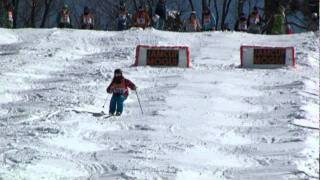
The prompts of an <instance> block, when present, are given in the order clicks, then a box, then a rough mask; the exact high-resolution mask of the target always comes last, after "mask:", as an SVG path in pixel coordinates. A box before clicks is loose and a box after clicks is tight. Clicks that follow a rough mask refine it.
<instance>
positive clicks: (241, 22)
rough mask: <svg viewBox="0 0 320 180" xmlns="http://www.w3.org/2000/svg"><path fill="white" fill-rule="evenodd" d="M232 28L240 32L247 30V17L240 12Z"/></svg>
mask: <svg viewBox="0 0 320 180" xmlns="http://www.w3.org/2000/svg"><path fill="white" fill-rule="evenodd" d="M234 30H235V31H241V32H247V30H248V26H247V18H246V16H245V14H244V13H241V14H240V17H239V19H238V20H237V22H236V25H235V27H234Z"/></svg>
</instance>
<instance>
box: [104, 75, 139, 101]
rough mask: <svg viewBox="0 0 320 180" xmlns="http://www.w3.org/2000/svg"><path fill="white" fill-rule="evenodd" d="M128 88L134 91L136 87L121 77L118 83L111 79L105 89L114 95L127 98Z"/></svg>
mask: <svg viewBox="0 0 320 180" xmlns="http://www.w3.org/2000/svg"><path fill="white" fill-rule="evenodd" d="M128 88H130V89H132V90H136V85H135V84H133V83H132V82H131V81H130V80H128V79H125V78H123V77H122V79H121V82H120V83H116V82H115V79H113V80H112V82H111V83H110V85H109V86H108V88H107V92H108V93H113V94H114V95H124V96H126V97H127V96H128V95H129V91H128Z"/></svg>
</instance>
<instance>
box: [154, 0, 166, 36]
mask: <svg viewBox="0 0 320 180" xmlns="http://www.w3.org/2000/svg"><path fill="white" fill-rule="evenodd" d="M155 14H156V15H158V16H159V19H158V21H157V26H156V28H157V29H159V30H164V27H165V24H166V19H167V8H166V1H165V0H159V2H158V4H157V7H156V11H155ZM155 17H157V16H155Z"/></svg>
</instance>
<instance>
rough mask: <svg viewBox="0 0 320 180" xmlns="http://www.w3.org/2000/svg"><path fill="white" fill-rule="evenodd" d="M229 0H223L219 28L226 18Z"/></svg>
mask: <svg viewBox="0 0 320 180" xmlns="http://www.w3.org/2000/svg"><path fill="white" fill-rule="evenodd" d="M230 3H231V0H223V7H222V17H221V29H222V28H223V25H224V23H225V21H226V18H227V16H228V13H229V7H230Z"/></svg>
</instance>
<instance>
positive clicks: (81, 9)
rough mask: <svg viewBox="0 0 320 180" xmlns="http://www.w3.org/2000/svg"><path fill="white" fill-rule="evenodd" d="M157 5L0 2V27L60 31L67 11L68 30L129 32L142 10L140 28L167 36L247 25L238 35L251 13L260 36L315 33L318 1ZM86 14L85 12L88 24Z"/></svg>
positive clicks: (141, 1) (100, 0)
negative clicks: (275, 32) (291, 31)
mask: <svg viewBox="0 0 320 180" xmlns="http://www.w3.org/2000/svg"><path fill="white" fill-rule="evenodd" d="M159 1H162V0H90V1H84V0H1V1H0V27H7V28H25V27H31V28H49V27H59V22H58V21H59V16H61V14H62V13H61V12H62V11H63V8H68V11H69V16H70V17H69V20H70V25H71V26H68V27H69V28H70V27H72V28H83V23H84V22H83V21H86V20H88V21H91V20H90V18H92V23H94V26H92V27H90V29H98V30H119V23H120V22H119V21H126V20H123V19H121V18H128V21H127V22H125V23H126V24H127V25H128V28H130V27H134V26H138V27H140V25H138V24H139V23H138V22H136V21H140V20H141V21H143V19H141V18H140V17H141V14H142V13H140V14H139V11H142V10H143V11H144V13H143V14H144V15H143V16H145V19H146V20H145V21H148V22H144V23H146V24H145V25H144V26H143V28H146V27H155V28H157V29H161V30H169V31H203V30H239V28H240V25H239V22H240V23H242V22H243V27H244V24H245V23H244V22H246V24H247V27H246V28H244V29H241V28H240V30H242V31H249V25H250V23H252V22H254V21H258V20H257V19H258V18H257V19H255V20H254V18H253V20H252V22H250V16H251V15H252V13H253V12H254V11H256V12H258V13H259V16H260V17H259V18H261V19H259V32H260V33H267V34H272V32H273V30H272V29H275V26H279V27H278V28H279V29H280V31H282V32H281V33H285V32H286V31H287V30H288V28H290V27H291V28H292V27H295V28H299V29H302V30H305V31H310V30H312V31H316V30H318V29H319V27H318V23H319V16H318V14H317V13H318V12H319V0H304V1H300V0H265V1H264V2H263V3H260V4H259V0H166V1H165V0H164V7H162V6H161V5H160V6H159ZM260 2H261V1H260ZM66 6H67V7H66ZM86 8H87V9H86ZM161 8H164V9H165V10H163V9H162V10H161ZM85 9H86V10H85ZM159 9H160V10H159ZM85 11H89V13H90V17H89V18H87V19H85V18H86V17H85V16H84V14H85ZM245 11H246V12H245ZM299 14H301V15H300V16H299ZM275 15H278V16H275ZM209 16H210V17H209ZM289 17H290V18H289ZM212 18H213V19H214V20H212ZM62 19H63V18H61V17H60V20H62ZM230 19H232V21H230ZM206 23H211V24H210V25H207V24H206ZM237 25H238V27H237ZM197 26H199V27H197ZM211 26H213V27H211ZM126 28H127V27H124V28H123V29H126ZM245 29H246V30H245ZM120 30H121V28H120Z"/></svg>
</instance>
